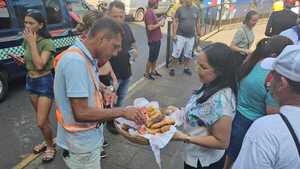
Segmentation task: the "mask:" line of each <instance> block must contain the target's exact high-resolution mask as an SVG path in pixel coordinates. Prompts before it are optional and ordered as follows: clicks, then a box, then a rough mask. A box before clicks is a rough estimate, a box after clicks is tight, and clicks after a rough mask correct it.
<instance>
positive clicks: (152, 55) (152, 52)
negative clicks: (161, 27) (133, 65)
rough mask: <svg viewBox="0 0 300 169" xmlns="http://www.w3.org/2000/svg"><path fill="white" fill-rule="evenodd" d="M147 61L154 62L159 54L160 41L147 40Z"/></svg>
mask: <svg viewBox="0 0 300 169" xmlns="http://www.w3.org/2000/svg"><path fill="white" fill-rule="evenodd" d="M148 45H149V58H148V61H149V62H156V60H157V58H158V56H159V51H160V41H157V42H149V43H148Z"/></svg>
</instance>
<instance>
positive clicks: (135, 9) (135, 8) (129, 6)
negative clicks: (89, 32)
mask: <svg viewBox="0 0 300 169" xmlns="http://www.w3.org/2000/svg"><path fill="white" fill-rule="evenodd" d="M112 1H113V0H85V2H86V4H87V5H88V6H94V8H96V9H101V8H102V7H104V8H106V7H107V6H108V4H109V3H110V2H112ZM120 1H122V2H123V3H124V4H125V12H126V15H127V16H130V17H133V18H134V19H135V20H136V21H143V20H144V13H145V11H146V9H147V6H148V0H120ZM173 1H174V0H160V1H159V3H158V9H156V10H155V13H156V14H165V13H166V12H167V11H168V10H169V8H170V6H171V5H172V3H173Z"/></svg>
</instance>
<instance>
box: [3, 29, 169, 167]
mask: <svg viewBox="0 0 300 169" xmlns="http://www.w3.org/2000/svg"><path fill="white" fill-rule="evenodd" d="M130 26H131V28H132V30H133V33H134V36H135V38H136V43H137V46H138V50H139V57H138V58H137V59H136V61H135V62H134V63H133V64H132V72H133V76H132V79H131V84H132V83H134V82H136V81H137V80H138V79H140V78H141V77H143V73H144V69H145V64H146V62H147V58H148V44H147V38H146V32H145V27H144V24H143V23H131V24H130ZM165 30H166V28H163V32H164V37H163V40H162V46H161V51H160V57H159V60H158V63H159V64H161V63H163V62H164V61H165V53H166V31H165ZM24 86H25V83H24V80H22V79H20V80H16V81H13V82H11V83H10V84H9V94H8V97H7V99H6V100H5V101H4V102H2V103H0V124H1V127H0V138H1V139H0V149H1V153H0V169H9V168H12V167H13V166H15V165H16V164H17V163H18V162H20V161H21V160H22V159H23V158H24V157H26V156H27V155H28V154H30V153H31V152H32V147H33V146H34V145H36V144H38V143H40V142H41V141H42V137H41V133H40V131H39V130H38V129H37V127H36V121H35V115H34V111H33V108H32V106H31V103H30V100H29V97H28V95H27V93H26V91H25V90H24ZM51 121H52V124H53V126H54V129H55V128H56V123H55V120H54V113H53V109H52V113H51ZM54 131H55V130H54Z"/></svg>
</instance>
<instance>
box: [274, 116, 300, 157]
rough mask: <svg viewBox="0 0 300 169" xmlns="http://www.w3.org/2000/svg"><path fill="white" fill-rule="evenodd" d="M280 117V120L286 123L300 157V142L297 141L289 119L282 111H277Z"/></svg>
mask: <svg viewBox="0 0 300 169" xmlns="http://www.w3.org/2000/svg"><path fill="white" fill-rule="evenodd" d="M279 115H280V117H281V118H282V120H283V121H284V123H285V124H286V126H287V127H288V129H289V131H290V133H291V135H292V137H293V140H294V142H295V144H296V147H297V150H298V154H299V157H300V143H299V140H298V138H297V135H296V133H295V131H294V129H293V127H292V125H291V123H290V122H289V120H288V119H287V118H286V116H285V115H283V114H282V113H279Z"/></svg>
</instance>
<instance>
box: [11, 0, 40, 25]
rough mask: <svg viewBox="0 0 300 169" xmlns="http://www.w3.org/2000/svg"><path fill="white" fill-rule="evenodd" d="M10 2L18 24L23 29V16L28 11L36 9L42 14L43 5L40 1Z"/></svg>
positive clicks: (23, 0)
mask: <svg viewBox="0 0 300 169" xmlns="http://www.w3.org/2000/svg"><path fill="white" fill-rule="evenodd" d="M12 2H13V8H14V10H15V14H16V17H17V19H18V23H19V25H20V26H21V27H24V16H25V15H26V13H27V11H28V10H32V9H36V10H39V11H41V12H42V13H43V10H42V9H43V3H42V1H41V0H14V1H12Z"/></svg>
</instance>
